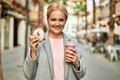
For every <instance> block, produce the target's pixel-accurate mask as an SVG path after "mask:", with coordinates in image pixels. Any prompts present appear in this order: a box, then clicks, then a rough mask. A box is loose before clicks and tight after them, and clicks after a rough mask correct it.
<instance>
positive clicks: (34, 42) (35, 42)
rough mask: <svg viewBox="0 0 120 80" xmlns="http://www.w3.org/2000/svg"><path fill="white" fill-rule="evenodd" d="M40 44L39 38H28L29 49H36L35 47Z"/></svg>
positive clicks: (33, 36) (34, 36)
mask: <svg viewBox="0 0 120 80" xmlns="http://www.w3.org/2000/svg"><path fill="white" fill-rule="evenodd" d="M40 42H41V40H40V38H39V37H38V36H36V35H32V36H30V37H29V45H30V47H31V48H33V47H34V48H35V47H36V48H37V45H38V44H39V43H40Z"/></svg>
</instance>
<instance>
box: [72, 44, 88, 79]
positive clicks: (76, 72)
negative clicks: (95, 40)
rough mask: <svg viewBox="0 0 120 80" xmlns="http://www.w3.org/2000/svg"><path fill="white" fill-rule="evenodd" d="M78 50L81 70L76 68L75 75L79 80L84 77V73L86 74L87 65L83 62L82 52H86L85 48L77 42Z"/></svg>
mask: <svg viewBox="0 0 120 80" xmlns="http://www.w3.org/2000/svg"><path fill="white" fill-rule="evenodd" d="M76 50H77V53H78V58H79V62H80V70H79V71H76V70H75V69H74V67H73V69H74V72H75V75H76V77H77V79H78V80H80V79H81V78H82V77H84V75H85V74H86V68H85V66H84V65H83V64H82V61H81V59H82V54H84V53H85V49H84V48H82V47H81V45H80V44H79V43H78V42H77V45H76Z"/></svg>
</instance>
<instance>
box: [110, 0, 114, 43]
mask: <svg viewBox="0 0 120 80" xmlns="http://www.w3.org/2000/svg"><path fill="white" fill-rule="evenodd" d="M109 9H110V15H109V18H110V22H109V28H110V35H109V40H108V41H109V44H110V45H113V44H114V23H115V21H114V18H115V0H110V7H109Z"/></svg>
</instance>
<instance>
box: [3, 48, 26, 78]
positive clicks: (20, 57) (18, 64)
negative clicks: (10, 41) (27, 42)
mask: <svg viewBox="0 0 120 80" xmlns="http://www.w3.org/2000/svg"><path fill="white" fill-rule="evenodd" d="M23 61H24V48H23V47H16V48H14V49H12V50H6V51H3V52H2V68H3V76H4V80H23V79H22V77H23V72H22V70H23V69H22V68H23Z"/></svg>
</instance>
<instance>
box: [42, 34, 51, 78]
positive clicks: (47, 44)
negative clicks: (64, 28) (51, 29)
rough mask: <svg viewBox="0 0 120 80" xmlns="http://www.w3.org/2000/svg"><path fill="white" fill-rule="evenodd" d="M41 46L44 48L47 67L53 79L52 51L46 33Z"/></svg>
mask: <svg viewBox="0 0 120 80" xmlns="http://www.w3.org/2000/svg"><path fill="white" fill-rule="evenodd" d="M43 46H44V48H45V51H46V54H47V57H48V62H49V67H50V71H51V77H52V78H53V56H52V49H51V46H50V41H49V38H48V33H46V38H45V40H44V43H43Z"/></svg>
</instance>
